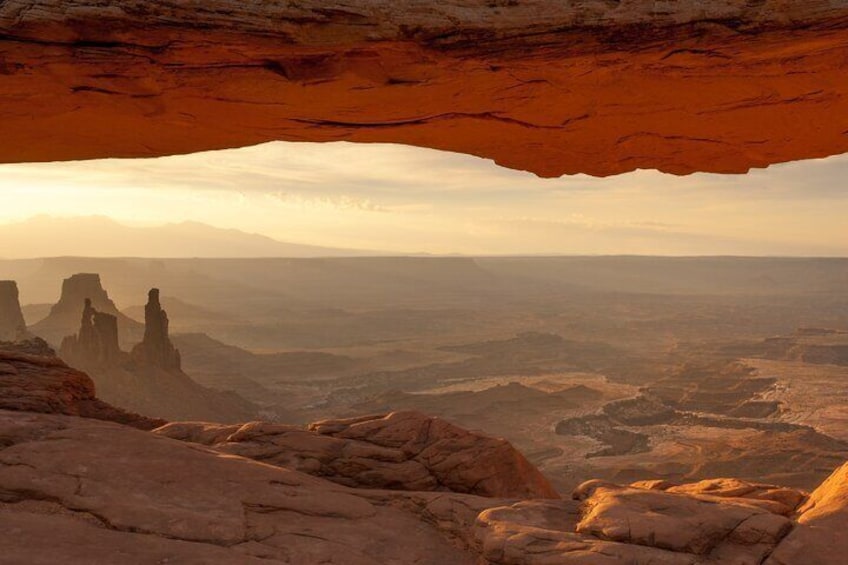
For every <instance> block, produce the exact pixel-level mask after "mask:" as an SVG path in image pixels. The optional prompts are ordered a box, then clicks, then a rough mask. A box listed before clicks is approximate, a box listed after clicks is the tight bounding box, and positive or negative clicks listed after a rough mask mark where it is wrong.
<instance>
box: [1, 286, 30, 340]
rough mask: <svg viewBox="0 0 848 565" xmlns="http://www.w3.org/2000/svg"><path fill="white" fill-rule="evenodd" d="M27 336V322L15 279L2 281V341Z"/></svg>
mask: <svg viewBox="0 0 848 565" xmlns="http://www.w3.org/2000/svg"><path fill="white" fill-rule="evenodd" d="M25 337H26V322H25V321H24V315H23V312H21V303H20V301H19V299H18V285H17V283H16V282H15V281H0V341H16V340H18V339H22V338H25Z"/></svg>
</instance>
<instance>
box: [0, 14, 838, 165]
mask: <svg viewBox="0 0 848 565" xmlns="http://www.w3.org/2000/svg"><path fill="white" fill-rule="evenodd" d="M846 46H848V3H846V2H845V1H843V0H836V1H824V0H814V1H810V2H786V1H784V0H758V1H756V2H752V1H746V0H726V1H723V2H696V1H691V0H687V1H677V2H672V1H660V2H656V1H653V0H624V1H620V2H610V1H603V0H568V1H562V0H531V1H526V2H524V1H522V2H512V1H489V0H461V1H454V2H424V1H421V0H398V1H395V2H374V1H367V2H366V1H357V2H343V3H339V2H329V3H328V2H326V1H324V0H304V1H300V2H282V1H279V0H274V1H268V2H234V1H232V0H208V1H206V2H202V3H200V2H188V3H186V2H156V3H150V2H140V1H137V0H118V1H115V2H109V3H108V5H107V4H104V3H102V2H94V1H86V0H73V1H62V2H60V1H57V0H39V1H25V0H9V1H7V2H4V3H2V5H0V73H2V75H3V81H2V82H0V98H2V99H3V100H4V105H3V134H4V135H3V136H2V142H0V161H4V162H13V161H43V160H68V159H80V158H97V157H131V156H132V157H139V156H158V155H164V154H175V153H186V152H192V151H198V150H204V149H217V148H225V147H237V146H244V145H250V144H255V143H260V142H265V141H271V140H291V141H338V140H350V141H359V142H399V143H406V144H411V145H417V146H426V147H433V148H438V149H445V150H451V151H460V152H464V153H469V154H474V155H480V156H484V157H488V158H492V159H495V160H496V161H497V162H498V163H500V164H502V165H505V166H508V167H513V168H519V169H527V170H530V171H533V172H535V173H537V174H540V175H545V176H556V175H561V174H564V173H578V172H583V173H589V174H594V175H609V174H614V173H621V172H625V171H632V170H635V169H637V168H657V169H660V170H663V171H668V172H672V173H690V172H693V171H713V172H741V171H745V170H747V169H748V168H750V167H762V166H766V165H769V164H772V163H777V162H782V161H788V160H795V159H802V158H810V157H823V156H827V155H833V154H837V153H842V152H845V151H848V135H846V131H848V83H846V81H845V80H844V75H845V72H846V62H845V58H844V57H843V53H844V51H845V49H846Z"/></svg>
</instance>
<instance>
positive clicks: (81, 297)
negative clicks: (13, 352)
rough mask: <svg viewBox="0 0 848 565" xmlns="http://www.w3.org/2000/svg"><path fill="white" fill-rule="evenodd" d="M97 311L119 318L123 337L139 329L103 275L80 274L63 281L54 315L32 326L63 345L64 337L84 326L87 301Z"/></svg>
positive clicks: (52, 340)
mask: <svg viewBox="0 0 848 565" xmlns="http://www.w3.org/2000/svg"><path fill="white" fill-rule="evenodd" d="M87 301H88V302H89V303H90V307H91V308H93V309H94V310H96V311H97V312H100V313H103V314H109V315H111V316H114V317H115V318H116V323H117V325H118V332H119V337H121V338H126V337H127V336H128V335H129V334H130V333H132V332H135V331H137V329H138V328H139V324H138V323H137V322H135V321H134V320H131V319H130V318H128V317H126V316H125V315H123V314H121V313H120V312H119V311H118V308H117V307H116V306H115V303H114V302H112V300H111V299H110V298H109V295H108V293H107V292H106V290H104V288H103V285H102V284H101V282H100V275H98V274H95V273H80V274H76V275H73V276H72V277H69V278H67V279H65V280H64V281H63V282H62V294H61V296H60V297H59V301H58V302H57V303H56V304H55V305H54V306H53V307H52V308H51V309H50V314H49V315H48V316H47V318H45V319H44V320H41V321H40V322H38V323H37V324H35V325H34V326H33V327H32V332H33V333H34V334H36V335H38V336H39V337H42V338H44V339H46V340H47V341H48V342H50V343H52V344H61V342H62V340H63V339H64V338H65V337H67V336H69V335H73V334H74V333H76V332H77V330H78V329H79V328H80V314H81V313H82V312H83V311H84V310H85V308H86V302H87Z"/></svg>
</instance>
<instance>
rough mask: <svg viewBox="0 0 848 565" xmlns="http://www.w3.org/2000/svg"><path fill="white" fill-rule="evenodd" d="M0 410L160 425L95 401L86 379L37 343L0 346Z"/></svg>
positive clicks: (143, 425)
mask: <svg viewBox="0 0 848 565" xmlns="http://www.w3.org/2000/svg"><path fill="white" fill-rule="evenodd" d="M0 409H4V410H18V411H23V412H38V413H45V414H68V415H73V416H82V417H85V418H95V419H98V420H111V421H114V422H120V423H123V424H128V425H131V426H134V427H138V428H141V429H151V428H155V427H157V426H160V425H162V424H164V421H163V420H156V419H152V418H145V417H143V416H139V415H137V414H130V413H128V412H124V411H123V410H120V409H118V408H115V407H113V406H111V405H109V404H106V403H105V402H103V401H101V400H99V399H98V398H97V397H96V396H95V392H94V383H93V382H92V381H91V379H90V378H89V377H88V375H86V374H85V373H82V372H80V371H77V370H75V369H71V368H70V367H68V366H67V365H65V363H64V362H62V360H60V359H58V358H57V357H55V356H54V355H52V351H50V350H49V348H47V346H46V344H45V343H44V342H43V341H41V340H37V341H33V342H24V343H17V344H11V343H0ZM0 443H2V442H0Z"/></svg>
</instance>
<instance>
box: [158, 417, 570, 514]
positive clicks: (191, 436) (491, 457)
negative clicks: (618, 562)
mask: <svg viewBox="0 0 848 565" xmlns="http://www.w3.org/2000/svg"><path fill="white" fill-rule="evenodd" d="M156 433H157V434H160V435H164V436H166V437H171V438H174V439H180V440H184V441H191V442H194V443H200V444H203V445H210V446H213V447H214V448H215V449H216V450H218V451H222V452H224V453H232V454H235V455H241V456H242V457H249V458H251V459H256V460H257V461H262V462H264V463H270V464H274V465H278V466H280V467H286V468H289V469H293V470H296V471H301V472H303V473H308V474H312V475H316V476H319V477H323V478H326V479H328V480H330V481H333V482H336V483H339V484H343V485H347V486H352V487H361V488H382V489H398V490H418V491H442V490H448V491H451V492H461V493H468V494H476V495H481V496H494V497H501V498H559V495H557V493H556V491H555V490H554V489H553V487H552V486H551V485H550V483H548V481H547V479H545V478H544V476H542V474H541V473H540V472H539V471H538V470H537V469H536V468H535V467H533V466H532V465H531V464H530V463H529V462H528V461H527V460H526V459H525V458H524V456H523V455H521V454H520V453H519V452H518V451H516V450H515V448H513V447H512V446H511V445H510V444H509V443H508V442H507V441H505V440H503V439H494V438H490V437H487V436H484V435H481V434H477V433H472V432H468V431H466V430H463V429H462V428H459V427H457V426H454V425H452V424H450V423H448V422H446V421H444V420H441V419H437V418H430V417H427V416H425V415H424V414H421V413H417V412H393V413H391V414H387V415H383V416H379V415H378V416H371V417H361V418H355V419H351V420H327V421H322V422H317V423H314V424H312V425H310V426H309V427H308V429H303V428H299V427H296V426H285V425H279V424H276V425H275V424H264V423H253V424H245V425H241V426H239V425H236V426H221V425H214V424H202V423H176V424H168V425H167V426H164V427H162V428H159V429H157V430H156Z"/></svg>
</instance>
